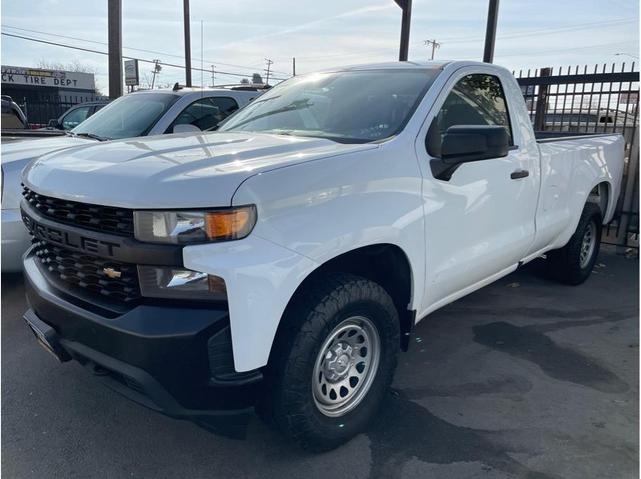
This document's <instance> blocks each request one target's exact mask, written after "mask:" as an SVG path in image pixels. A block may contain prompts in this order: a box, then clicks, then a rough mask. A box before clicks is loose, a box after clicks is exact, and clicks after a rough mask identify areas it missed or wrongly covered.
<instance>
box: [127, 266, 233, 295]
mask: <svg viewBox="0 0 641 479" xmlns="http://www.w3.org/2000/svg"><path fill="white" fill-rule="evenodd" d="M138 279H139V281H140V294H142V295H143V296H145V297H148V298H169V299H204V300H209V301H226V300H227V288H226V286H225V281H224V280H223V279H222V278H220V277H218V276H214V275H211V274H207V273H201V272H200V271H192V270H189V269H184V268H175V267H171V266H142V265H139V266H138Z"/></svg>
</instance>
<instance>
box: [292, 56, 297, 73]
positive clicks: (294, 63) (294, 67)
mask: <svg viewBox="0 0 641 479" xmlns="http://www.w3.org/2000/svg"><path fill="white" fill-rule="evenodd" d="M292 76H294V77H295V76H296V57H292Z"/></svg>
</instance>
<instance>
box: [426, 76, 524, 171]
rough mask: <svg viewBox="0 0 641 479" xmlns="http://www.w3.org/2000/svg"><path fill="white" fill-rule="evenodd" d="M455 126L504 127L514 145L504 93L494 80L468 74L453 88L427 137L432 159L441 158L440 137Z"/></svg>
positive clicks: (428, 149)
mask: <svg viewBox="0 0 641 479" xmlns="http://www.w3.org/2000/svg"><path fill="white" fill-rule="evenodd" d="M456 125H497V126H503V127H505V129H506V130H507V132H508V135H509V137H510V144H511V145H513V144H514V139H513V137H512V127H511V126H510V115H509V113H508V109H507V102H506V100H505V94H504V92H503V87H502V86H501V82H500V81H499V79H498V78H497V77H495V76H492V75H482V74H474V75H467V76H466V77H463V78H461V79H460V80H459V81H458V82H457V83H456V85H454V88H452V91H451V92H450V94H449V95H448V96H447V98H446V99H445V103H443V106H442V107H441V110H440V111H439V112H438V115H436V117H435V118H434V121H433V122H432V125H431V126H430V129H429V131H428V134H427V139H426V144H427V151H428V153H429V154H430V155H431V156H434V157H436V158H439V157H440V152H441V143H442V139H443V135H444V134H445V132H446V131H447V129H448V128H449V127H451V126H456Z"/></svg>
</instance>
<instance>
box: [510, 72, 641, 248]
mask: <svg viewBox="0 0 641 479" xmlns="http://www.w3.org/2000/svg"><path fill="white" fill-rule="evenodd" d="M515 75H516V76H517V80H518V82H519V85H520V86H521V90H522V92H523V97H524V98H525V103H526V105H527V107H528V110H529V112H530V118H531V120H532V124H533V125H534V129H535V130H536V131H540V132H548V135H554V134H555V133H557V132H558V133H559V134H564V135H567V134H568V132H570V133H577V134H590V133H621V134H622V135H623V138H624V139H625V165H624V169H623V182H622V185H621V194H620V196H619V198H618V200H617V208H616V213H615V216H614V220H613V221H612V223H610V225H608V226H607V227H606V228H605V229H604V232H603V238H602V240H603V242H604V243H610V244H615V245H617V246H621V247H633V248H638V247H639V131H638V125H639V116H638V115H639V72H638V71H637V70H636V69H635V64H634V63H632V64H631V65H630V66H627V67H626V64H625V63H624V64H623V65H620V66H618V67H617V66H616V65H615V64H613V65H612V66H611V67H608V66H606V65H602V66H599V65H595V66H594V67H593V68H588V67H587V66H584V67H582V68H580V67H579V66H576V67H561V68H558V69H553V68H541V69H540V70H538V69H537V70H534V71H531V70H527V71H523V70H521V71H519V72H518V74H516V72H515Z"/></svg>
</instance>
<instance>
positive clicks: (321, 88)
mask: <svg viewBox="0 0 641 479" xmlns="http://www.w3.org/2000/svg"><path fill="white" fill-rule="evenodd" d="M437 74H438V71H437V70H433V69H388V70H352V71H342V72H332V73H315V74H310V75H303V76H300V77H295V78H292V79H290V80H287V81H286V82H283V83H281V84H280V85H278V86H276V87H274V88H272V89H271V90H269V91H268V92H267V93H264V94H263V95H261V96H260V98H257V99H256V100H254V101H253V102H252V103H250V104H249V105H248V106H246V107H245V108H243V109H241V110H239V111H238V113H236V114H235V115H233V116H231V117H229V118H228V119H227V120H226V121H225V122H224V123H222V124H221V125H220V127H219V128H218V131H251V132H264V133H276V134H283V135H294V136H313V137H320V138H328V139H331V140H335V141H339V142H343V143H366V142H372V141H377V140H383V139H385V138H389V137H391V136H393V135H396V134H397V133H398V132H400V131H401V130H402V129H403V127H404V126H405V124H406V123H407V121H408V120H409V118H410V116H411V115H412V113H413V112H414V110H415V109H416V107H417V106H418V103H419V102H420V100H421V99H422V98H423V95H424V94H425V92H426V91H427V90H428V88H429V87H430V85H431V84H432V82H433V81H434V79H435V78H436V76H437Z"/></svg>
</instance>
